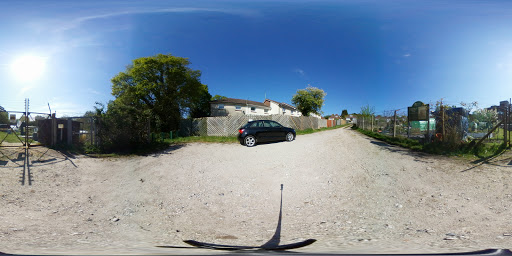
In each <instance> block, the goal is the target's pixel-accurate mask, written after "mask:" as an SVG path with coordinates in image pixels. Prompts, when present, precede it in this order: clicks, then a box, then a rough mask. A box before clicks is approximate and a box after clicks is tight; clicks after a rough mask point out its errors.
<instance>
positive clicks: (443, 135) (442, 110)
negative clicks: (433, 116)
mask: <svg viewBox="0 0 512 256" xmlns="http://www.w3.org/2000/svg"><path fill="white" fill-rule="evenodd" d="M441 116H442V121H441V124H442V126H443V127H442V128H443V129H442V136H441V141H444V138H445V130H444V106H443V102H441Z"/></svg>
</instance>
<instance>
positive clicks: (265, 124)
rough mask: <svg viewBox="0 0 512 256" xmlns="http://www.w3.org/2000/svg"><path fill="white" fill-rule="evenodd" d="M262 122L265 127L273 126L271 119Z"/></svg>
mask: <svg viewBox="0 0 512 256" xmlns="http://www.w3.org/2000/svg"><path fill="white" fill-rule="evenodd" d="M262 123H263V127H272V126H271V125H270V121H267V120H265V121H262Z"/></svg>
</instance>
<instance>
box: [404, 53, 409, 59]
mask: <svg viewBox="0 0 512 256" xmlns="http://www.w3.org/2000/svg"><path fill="white" fill-rule="evenodd" d="M403 56H404V57H405V58H407V57H411V54H410V53H406V54H404V55H403Z"/></svg>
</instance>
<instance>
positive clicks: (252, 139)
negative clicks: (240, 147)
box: [244, 135, 256, 147]
mask: <svg viewBox="0 0 512 256" xmlns="http://www.w3.org/2000/svg"><path fill="white" fill-rule="evenodd" d="M244 144H245V145H246V146H248V147H253V146H254V145H256V137H254V136H252V135H247V137H245V139H244Z"/></svg>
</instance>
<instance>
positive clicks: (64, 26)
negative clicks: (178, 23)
mask: <svg viewBox="0 0 512 256" xmlns="http://www.w3.org/2000/svg"><path fill="white" fill-rule="evenodd" d="M190 12H218V13H227V14H237V15H244V16H254V13H253V12H250V11H244V10H229V9H213V8H154V9H141V8H137V9H132V10H126V11H113V12H106V13H103V14H95V15H88V16H82V17H78V18H75V19H73V20H71V21H66V22H65V24H62V25H61V26H59V27H58V28H57V29H56V32H59V31H65V30H69V29H73V28H76V27H78V26H80V25H81V24H82V23H85V22H87V21H91V20H96V19H107V18H112V17H116V16H124V15H134V14H151V13H190Z"/></svg>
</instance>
